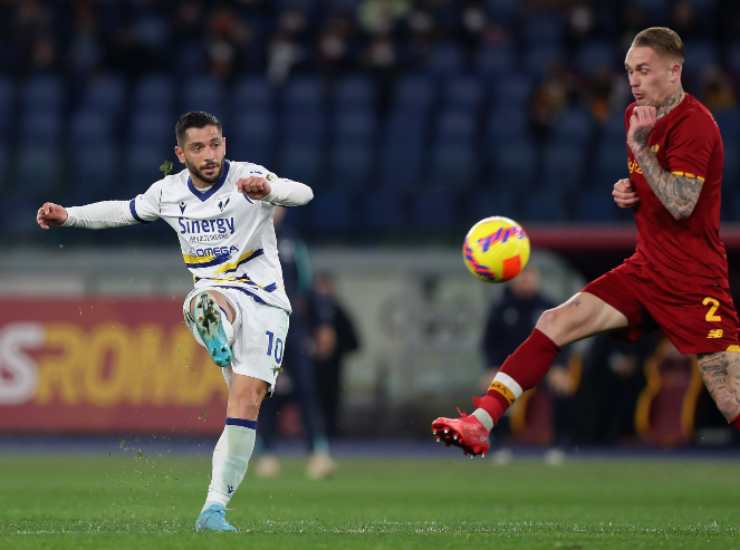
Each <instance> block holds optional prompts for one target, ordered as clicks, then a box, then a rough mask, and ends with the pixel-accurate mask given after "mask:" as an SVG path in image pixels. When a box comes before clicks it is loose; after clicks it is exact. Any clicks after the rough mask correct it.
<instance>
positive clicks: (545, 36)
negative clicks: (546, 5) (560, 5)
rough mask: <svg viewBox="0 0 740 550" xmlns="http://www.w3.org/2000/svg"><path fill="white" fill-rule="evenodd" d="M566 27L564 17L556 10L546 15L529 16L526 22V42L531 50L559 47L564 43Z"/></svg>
mask: <svg viewBox="0 0 740 550" xmlns="http://www.w3.org/2000/svg"><path fill="white" fill-rule="evenodd" d="M564 26H565V25H564V21H563V18H562V16H561V15H560V14H559V13H558V12H556V11H554V10H553V11H551V12H548V13H547V14H546V15H544V14H543V15H539V16H537V15H534V16H529V17H527V18H526V19H525V22H524V38H525V41H526V43H527V45H528V46H529V47H530V48H532V47H536V48H539V47H551V46H555V47H557V46H559V45H560V43H561V42H562V41H563V28H564Z"/></svg>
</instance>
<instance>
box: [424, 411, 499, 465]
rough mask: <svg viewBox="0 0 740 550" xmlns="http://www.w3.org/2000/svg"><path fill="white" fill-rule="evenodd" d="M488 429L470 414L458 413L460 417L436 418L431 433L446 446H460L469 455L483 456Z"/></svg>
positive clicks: (485, 450)
mask: <svg viewBox="0 0 740 550" xmlns="http://www.w3.org/2000/svg"><path fill="white" fill-rule="evenodd" d="M488 433H489V432H488V430H487V429H486V428H485V426H483V424H481V423H480V421H479V420H478V419H477V418H476V417H474V416H473V415H471V414H464V413H460V418H444V417H440V418H437V419H436V420H435V421H434V422H432V435H433V436H434V437H436V438H437V441H438V442H442V441H444V443H445V445H447V446H448V447H449V446H450V445H455V446H456V447H460V448H461V449H462V450H463V451H464V452H465V454H466V455H470V457H471V458H472V457H474V456H478V455H480V456H481V457H485V456H486V453H487V452H488V449H489V448H490V446H491V445H490V443H489V442H488Z"/></svg>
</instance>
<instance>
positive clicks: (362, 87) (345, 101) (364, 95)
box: [334, 76, 375, 111]
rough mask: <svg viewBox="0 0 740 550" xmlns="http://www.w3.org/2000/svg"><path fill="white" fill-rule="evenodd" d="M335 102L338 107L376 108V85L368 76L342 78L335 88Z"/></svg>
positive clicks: (354, 108) (369, 109)
mask: <svg viewBox="0 0 740 550" xmlns="http://www.w3.org/2000/svg"><path fill="white" fill-rule="evenodd" d="M334 104H335V107H336V108H337V109H353V110H356V109H364V110H368V111H372V110H373V109H374V108H375V87H374V85H373V82H372V80H371V79H370V78H369V77H367V76H351V77H347V78H343V79H342V80H340V81H339V82H338V83H337V85H336V88H335V90H334Z"/></svg>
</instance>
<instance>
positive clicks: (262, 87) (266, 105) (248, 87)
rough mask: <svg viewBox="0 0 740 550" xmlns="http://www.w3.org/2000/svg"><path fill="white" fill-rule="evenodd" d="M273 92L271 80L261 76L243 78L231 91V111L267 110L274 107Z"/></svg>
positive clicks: (235, 112) (236, 112) (234, 112)
mask: <svg viewBox="0 0 740 550" xmlns="http://www.w3.org/2000/svg"><path fill="white" fill-rule="evenodd" d="M272 99H273V92H272V89H271V87H270V84H269V82H268V81H267V79H265V78H261V77H248V78H242V79H241V80H239V81H238V82H237V83H236V85H235V86H234V88H233V90H232V93H231V112H232V113H233V114H234V115H236V114H238V113H241V112H243V111H250V112H252V111H254V112H256V111H267V110H270V109H272V104H273V101H272Z"/></svg>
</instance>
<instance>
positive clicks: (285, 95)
mask: <svg viewBox="0 0 740 550" xmlns="http://www.w3.org/2000/svg"><path fill="white" fill-rule="evenodd" d="M281 99H282V105H283V108H284V109H289V110H293V111H301V110H312V111H313V110H319V109H321V107H322V103H323V99H324V97H323V87H322V84H321V80H319V78H318V77H308V76H306V77H296V78H294V79H292V80H290V81H289V82H288V83H286V84H285V86H284V88H283V91H282V95H281Z"/></svg>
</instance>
